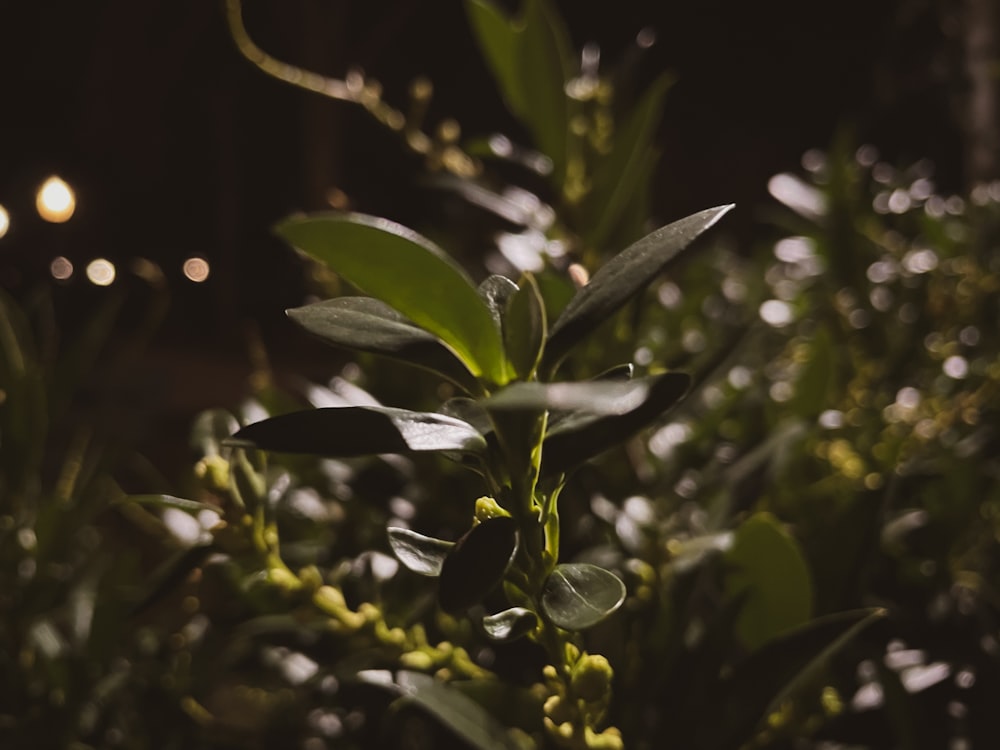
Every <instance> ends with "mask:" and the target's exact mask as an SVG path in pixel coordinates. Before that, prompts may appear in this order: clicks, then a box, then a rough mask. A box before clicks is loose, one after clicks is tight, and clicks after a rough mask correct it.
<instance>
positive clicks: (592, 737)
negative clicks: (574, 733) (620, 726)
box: [583, 727, 625, 750]
mask: <svg viewBox="0 0 1000 750" xmlns="http://www.w3.org/2000/svg"><path fill="white" fill-rule="evenodd" d="M583 740H584V742H585V743H586V745H587V747H588V748H589V750H624V748H625V743H624V742H623V741H622V735H621V732H619V731H618V730H617V729H616V728H615V727H609V728H608V729H605V730H604V731H603V732H601V733H600V734H597V733H596V732H595V731H594V730H593V729H591V728H590V727H587V728H586V729H584V730H583Z"/></svg>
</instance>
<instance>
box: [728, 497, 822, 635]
mask: <svg viewBox="0 0 1000 750" xmlns="http://www.w3.org/2000/svg"><path fill="white" fill-rule="evenodd" d="M726 560H727V561H728V562H729V563H730V564H731V565H732V566H733V570H732V571H731V572H730V573H729V575H727V577H726V591H727V594H728V595H729V596H730V597H743V599H744V604H743V607H742V609H741V610H740V615H739V617H738V618H737V621H736V633H737V635H738V636H739V637H740V640H741V641H742V642H743V644H744V645H745V646H747V647H748V648H750V649H754V648H758V647H759V646H761V645H762V644H763V643H765V642H767V641H769V640H770V639H772V638H774V637H776V636H777V635H779V634H781V633H783V632H785V631H787V630H791V629H792V628H794V627H796V626H798V625H801V624H802V623H804V622H806V621H807V620H808V619H809V617H810V615H811V614H812V600H813V589H812V580H811V577H810V575H809V567H808V565H807V563H806V561H805V558H804V557H803V556H802V551H801V550H800V549H799V545H798V543H797V542H796V541H795V540H794V539H793V538H792V537H791V536H790V535H789V534H788V532H787V531H785V529H784V528H783V527H782V526H781V524H780V523H779V522H778V520H777V519H776V518H775V517H774V516H772V515H771V514H770V513H757V514H755V515H753V516H751V517H750V518H748V519H747V520H746V521H744V522H743V524H742V525H741V526H740V527H739V528H738V529H737V530H736V533H735V535H734V537H733V546H732V547H731V548H730V549H729V550H728V551H727V552H726Z"/></svg>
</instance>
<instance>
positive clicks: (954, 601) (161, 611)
mask: <svg viewBox="0 0 1000 750" xmlns="http://www.w3.org/2000/svg"><path fill="white" fill-rule="evenodd" d="M466 9H467V11H468V14H469V19H470V23H471V26H472V28H473V30H474V32H475V33H476V35H477V38H478V40H479V42H480V45H481V47H482V50H483V54H484V56H485V58H486V60H487V62H488V63H489V65H490V67H491V70H492V71H493V72H494V74H495V77H496V79H497V83H498V86H499V89H500V91H501V94H502V95H503V97H504V100H505V101H506V103H507V105H508V106H509V108H510V110H511V112H512V113H513V114H514V115H516V116H517V117H518V118H520V120H521V121H522V122H523V124H524V126H525V132H526V133H527V134H528V135H530V137H531V139H532V140H533V143H532V146H533V149H528V148H525V147H521V146H517V145H515V144H514V143H512V142H511V141H510V140H509V139H507V138H504V137H498V136H494V137H492V138H488V139H483V140H477V139H468V140H466V141H463V142H461V143H459V142H458V141H457V140H455V139H453V138H448V139H445V140H440V141H435V140H434V139H433V138H430V137H428V136H425V135H424V134H423V133H422V131H420V129H419V123H413V122H407V120H406V118H405V117H403V118H402V119H400V118H397V117H395V116H394V115H393V112H394V110H393V109H392V108H391V107H389V106H388V105H387V104H385V103H384V102H382V101H381V99H380V97H379V95H378V93H377V91H376V90H375V89H374V88H373V87H372V86H371V84H370V82H365V81H364V80H363V79H358V80H352V81H348V82H347V84H345V86H344V92H345V96H344V97H340V98H348V99H350V100H356V101H358V103H360V104H362V105H363V106H365V107H366V108H367V109H368V110H369V111H371V112H372V113H373V114H375V115H376V117H377V118H378V119H379V120H380V121H381V122H382V123H383V124H385V125H387V126H388V127H390V128H392V129H395V130H398V131H399V132H400V133H401V134H402V135H403V136H404V142H405V143H407V144H409V146H410V147H411V148H414V149H415V150H417V151H418V152H419V153H422V154H424V155H425V156H426V157H427V169H428V172H429V173H430V174H431V175H432V176H433V177H434V179H435V182H436V184H437V185H438V186H443V187H446V188H448V189H451V190H454V191H456V192H457V193H458V194H460V195H462V196H464V197H466V198H467V199H468V200H469V202H470V204H472V205H474V206H476V207H477V208H476V210H477V211H480V212H481V211H482V209H486V212H488V213H490V214H493V215H495V216H496V217H499V219H500V220H502V221H499V222H497V223H495V224H492V225H493V226H499V227H502V228H500V229H498V230H497V234H496V236H495V246H494V247H495V249H491V250H490V252H489V254H488V255H487V256H486V258H485V265H486V266H487V267H488V268H489V272H486V271H484V269H483V268H482V266H483V265H484V264H483V263H481V262H479V261H476V262H470V263H469V264H468V266H467V267H463V266H462V265H461V264H460V263H458V262H457V261H456V260H455V258H454V256H453V255H450V254H449V253H448V252H446V251H445V250H442V249H441V248H442V247H446V248H448V250H450V251H451V252H453V253H455V254H456V255H460V256H461V257H463V258H472V257H475V254H474V253H472V252H469V251H468V249H466V248H458V247H455V246H454V245H453V244H452V243H453V242H457V240H455V239H453V237H457V236H459V233H458V232H451V231H450V227H448V226H437V227H428V228H423V227H421V228H420V232H423V233H425V234H431V233H433V235H434V237H435V238H436V241H431V240H430V239H428V238H427V237H426V236H424V234H421V233H418V232H417V231H414V230H412V229H409V228H405V227H402V226H400V225H398V224H395V223H393V222H391V221H388V220H386V219H381V218H375V217H371V216H366V215H362V214H345V213H338V214H327V215H314V216H306V217H301V216H299V217H292V218H290V219H288V220H287V221H285V222H284V223H282V224H281V225H280V226H279V227H278V233H279V234H280V236H282V237H283V238H284V239H285V240H286V241H287V242H288V243H289V244H290V245H291V246H294V247H295V248H297V249H298V250H299V251H300V252H301V254H302V255H303V257H304V258H305V259H306V262H307V263H309V264H320V265H322V266H323V267H324V269H326V271H327V272H330V273H327V275H326V276H321V278H335V279H336V281H335V282H332V283H330V284H329V289H330V290H332V291H335V292H336V294H333V295H327V294H324V295H322V296H323V297H326V296H331V297H332V298H330V299H325V298H324V299H320V300H318V301H315V300H314V301H309V303H308V304H304V305H303V306H301V307H297V308H295V309H293V310H290V311H289V318H290V321H291V322H292V323H294V324H297V325H298V326H301V327H302V328H304V329H306V330H307V331H309V332H311V333H313V334H315V335H316V336H317V337H318V338H319V339H322V340H325V341H326V342H327V343H331V344H333V345H335V346H336V347H338V348H340V349H342V350H345V351H347V352H350V356H351V357H352V359H350V360H349V361H347V362H346V364H345V366H344V368H343V370H342V371H341V372H340V373H339V374H337V375H336V376H335V377H333V379H332V380H330V381H329V382H327V383H300V384H298V385H296V386H293V387H289V386H284V387H279V386H278V385H277V384H276V383H275V381H274V379H273V378H271V377H270V376H269V374H268V373H266V372H263V373H261V377H260V378H259V379H258V389H257V395H256V398H255V399H254V400H252V401H251V402H248V403H247V404H245V405H244V407H243V408H242V409H241V410H240V411H239V413H236V414H229V413H227V412H224V411H221V410H218V411H213V412H209V413H206V414H204V415H203V416H202V417H201V418H200V419H199V420H198V421H197V423H196V424H195V425H194V429H193V437H192V446H193V448H194V450H195V451H196V453H197V457H196V463H195V466H194V470H193V472H192V476H191V477H190V478H189V479H188V481H186V482H182V483H180V484H179V485H178V488H177V489H175V490H174V492H173V493H169V494H167V493H163V494H161V493H160V492H154V491H153V490H160V489H162V488H158V487H156V488H154V487H150V490H151V492H150V494H145V495H138V496H136V495H133V496H126V495H125V494H124V493H123V492H121V490H120V489H119V488H118V485H119V481H120V478H121V473H122V471H123V469H122V465H123V464H122V461H123V457H127V456H128V451H127V446H120V445H116V444H115V441H114V436H113V435H108V434H107V431H104V430H99V429H97V430H92V429H90V428H89V427H88V426H87V424H86V422H87V420H86V419H85V420H84V426H83V427H81V428H80V429H79V430H77V431H76V432H73V433H72V436H71V438H70V439H69V440H68V441H67V440H66V439H64V437H63V434H64V432H65V425H66V424H74V423H78V422H79V420H75V421H74V420H73V419H72V418H71V416H72V415H67V406H68V405H69V404H71V403H72V398H71V396H70V389H71V387H72V386H73V385H74V381H73V378H72V376H71V374H72V373H79V372H81V368H82V366H83V365H85V364H86V362H87V360H88V359H92V356H93V353H94V351H96V350H95V349H94V347H95V338H96V332H99V331H102V330H105V331H106V330H107V327H108V325H107V319H108V318H109V317H111V315H112V314H113V312H114V311H113V310H111V311H109V312H105V313H102V314H101V315H100V316H98V318H97V319H96V320H95V324H94V331H95V335H94V336H91V337H86V338H85V339H83V344H84V346H83V349H84V351H83V352H82V353H81V352H80V351H70V352H69V353H68V356H67V357H64V358H62V359H58V358H56V357H55V356H54V355H53V354H52V351H53V349H54V347H53V346H52V345H51V342H50V341H49V340H48V335H49V334H48V332H47V330H46V328H45V326H44V325H43V323H44V317H43V316H41V315H40V314H39V312H38V311H39V310H44V308H43V307H40V306H25V307H24V309H22V306H19V305H17V304H15V302H14V301H13V300H9V299H6V298H4V299H3V300H2V304H3V308H4V309H3V315H0V440H2V443H0V446H2V454H0V472H2V473H0V538H2V545H0V666H2V669H3V671H4V674H5V675H7V679H5V680H4V683H3V686H2V687H0V737H3V738H4V740H5V741H6V740H8V738H9V742H7V743H6V744H11V746H17V747H20V746H26V747H30V746H42V745H45V744H51V745H54V746H67V747H77V748H84V747H129V748H132V747H137V748H141V747H155V748H164V747H241V748H250V747H274V746H277V747H286V746H287V747H304V748H323V747H337V748H341V747H344V748H350V747H407V748H419V747H446V746H459V747H480V748H493V747H509V748H531V747H569V748H616V747H622V746H623V745H624V746H625V747H630V748H644V747H645V748H659V747H677V748H702V749H705V750H708V749H718V750H723V749H725V748H734V747H759V748H765V747H769V748H783V747H795V748H800V747H801V748H810V747H816V748H819V747H824V748H836V747H869V748H880V747H905V748H922V747H953V748H959V747H979V746H988V745H989V743H990V742H993V741H995V739H996V738H997V737H1000V730H998V728H997V727H996V726H995V724H996V719H995V718H994V712H993V711H992V710H991V706H990V697H991V695H994V694H995V690H996V688H997V685H998V678H1000V671H998V662H997V660H998V650H1000V642H998V640H997V638H998V620H997V617H998V600H997V590H998V588H997V587H998V584H1000V581H998V572H1000V567H998V560H997V533H998V526H997V524H998V519H1000V495H998V490H997V487H998V484H997V481H996V480H997V470H998V466H997V459H996V454H997V451H996V447H997V435H996V428H995V425H996V424H997V419H998V415H997V404H998V399H997V396H998V393H997V391H998V387H1000V362H998V360H997V352H998V350H1000V346H998V344H1000V342H998V341H997V325H996V324H997V319H998V312H1000V311H998V299H1000V295H998V294H997V292H998V291H1000V257H998V256H997V253H996V247H997V243H998V230H1000V189H998V187H997V186H996V185H989V186H982V187H980V188H977V189H976V190H975V191H973V193H972V194H971V195H969V196H966V197H964V198H960V197H958V196H950V197H946V196H940V195H938V194H936V192H935V190H934V186H933V183H932V181H931V179H930V177H931V176H930V173H929V168H928V166H927V165H925V164H917V165H915V166H913V167H911V168H908V169H903V170H899V169H895V168H893V167H891V166H890V165H887V164H885V163H883V162H880V161H879V160H878V156H877V153H875V151H874V149H872V148H871V147H867V146H866V147H862V148H860V149H855V148H854V147H853V146H851V145H848V144H847V143H846V139H845V142H841V143H837V144H835V145H834V146H833V147H832V149H831V151H830V153H829V154H822V153H819V152H810V153H809V154H807V155H806V157H805V158H804V160H803V164H804V169H803V171H802V173H801V174H796V175H791V174H787V175H779V176H777V177H775V178H774V180H772V183H771V192H772V194H773V195H774V197H775V198H776V199H777V203H775V204H773V205H772V206H771V207H770V208H769V209H768V211H769V212H770V217H769V218H770V221H769V225H770V226H771V228H772V229H771V230H769V231H772V232H773V236H772V237H771V238H768V239H763V238H762V240H761V242H760V243H759V244H758V245H757V246H756V247H754V248H749V249H744V248H741V249H740V252H736V251H734V250H733V249H731V248H729V247H727V246H726V245H725V243H724V240H723V238H724V231H720V230H724V228H725V220H724V218H723V216H724V214H725V213H726V212H727V211H728V210H729V207H720V208H716V209H708V210H706V211H702V212H700V213H697V214H695V215H693V216H690V217H687V218H682V219H680V220H678V221H675V222H672V223H670V224H667V225H666V226H664V227H662V228H660V229H656V230H654V231H652V232H650V231H649V229H650V226H649V222H648V216H647V213H648V212H647V210H646V206H647V201H646V195H647V192H648V185H649V178H650V175H651V174H652V171H653V170H654V168H655V159H654V158H652V155H653V147H652V134H653V132H654V130H655V123H656V121H657V120H658V118H659V115H660V109H661V106H662V101H663V98H664V96H665V95H666V93H667V89H668V80H667V79H666V78H660V79H657V80H656V81H655V82H654V83H653V84H652V85H651V86H650V87H649V88H648V89H647V90H646V91H645V92H643V93H641V94H640V95H639V96H638V97H636V98H634V99H630V98H628V97H626V96H624V95H623V94H621V93H620V92H619V90H618V89H617V88H616V87H615V85H614V82H615V81H617V80H621V79H622V76H623V75H626V73H624V72H623V71H622V70H607V71H605V70H599V69H597V68H596V67H595V66H593V65H591V64H588V63H587V60H588V59H592V57H593V56H592V55H591V56H590V58H588V56H587V55H584V57H583V59H584V65H583V66H582V68H581V67H580V66H578V65H577V64H576V63H575V61H574V59H575V58H574V55H573V53H572V51H571V49H570V43H569V41H568V37H567V34H566V33H565V30H564V29H563V28H562V26H561V24H560V22H559V19H558V18H557V17H556V15H555V14H554V13H553V11H552V9H551V7H550V6H549V4H548V3H545V2H542V1H541V0H528V2H526V3H525V4H524V9H523V11H522V14H521V16H520V17H519V18H518V19H515V20H513V21H512V20H510V19H508V18H507V17H506V16H504V15H503V14H502V13H501V12H500V11H499V10H497V9H496V8H495V7H494V6H493V5H490V4H487V3H485V2H481V1H480V0H469V2H467V3H466ZM230 11H231V13H235V14H236V15H231V18H230V20H231V22H233V23H234V24H236V25H235V26H234V33H235V35H236V37H237V40H238V41H239V40H240V39H241V36H240V34H241V33H244V34H245V31H244V30H242V27H241V26H239V24H238V12H239V8H238V4H235V3H231V4H230ZM242 46H243V48H244V50H245V51H246V45H245V44H244V45H242ZM254 59H255V60H256V61H257V62H258V64H261V65H262V67H264V68H265V69H266V70H269V72H272V73H274V72H275V71H279V72H280V70H281V69H279V68H275V67H273V66H271V67H270V69H269V68H268V63H267V60H264V59H262V58H260V57H259V56H258V57H256V58H254ZM637 59H639V57H638V56H637V57H636V58H629V60H627V61H625V62H623V65H626V64H627V65H635V64H638V63H637V62H636V60H637ZM286 72H287V71H286ZM291 77H292V78H294V79H295V80H298V81H300V82H301V80H303V77H302V76H291ZM348 84H350V85H348ZM352 87H353V88H352ZM312 88H314V89H316V90H322V89H323V87H322V86H319V85H316V86H312ZM328 88H330V89H331V90H337V91H339V90H340V89H339V88H337V87H328ZM351 92H355V93H351ZM358 92H362V93H358ZM364 92H367V93H364ZM352 97H354V98H353V99H352ZM501 175H503V177H501ZM529 188H530V189H529ZM478 215H479V216H480V217H481V218H482V214H478ZM720 219H721V223H720V225H719V226H718V227H714V228H713V225H714V224H715V223H716V222H717V221H719V220H720ZM709 230H710V231H709ZM703 232H704V233H705V237H704V238H701V239H699V237H700V236H701V235H702V233H703ZM461 236H465V235H464V233H462V234H461ZM713 238H714V239H715V243H714V244H711V240H712V239H713ZM696 240H697V246H695V247H692V248H691V249H688V246H689V245H694V244H695V243H696ZM472 276H475V277H478V278H479V279H482V280H481V282H480V283H478V284H477V283H475V282H474V281H473V280H472V278H471V277H472ZM345 290H346V292H347V293H345ZM319 345H320V344H319V343H317V346H319ZM385 404H391V405H385ZM91 419H93V418H91ZM94 421H96V420H94ZM50 425H51V426H52V428H51V429H49V426H50ZM94 435H96V436H97V438H96V439H95V438H94V437H93V436H94ZM265 451H266V453H265Z"/></svg>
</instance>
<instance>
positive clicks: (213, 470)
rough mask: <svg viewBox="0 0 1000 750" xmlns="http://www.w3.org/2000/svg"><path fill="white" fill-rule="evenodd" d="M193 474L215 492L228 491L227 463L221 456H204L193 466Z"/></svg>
mask: <svg viewBox="0 0 1000 750" xmlns="http://www.w3.org/2000/svg"><path fill="white" fill-rule="evenodd" d="M194 472H195V474H196V475H197V476H198V478H199V479H201V480H202V481H203V482H204V483H205V486H206V487H208V488H209V489H210V490H213V491H215V492H225V491H226V490H228V489H229V462H228V461H226V459H224V458H223V457H222V456H220V455H218V454H216V455H214V456H205V457H204V458H203V459H201V461H199V462H198V463H197V464H195V467H194Z"/></svg>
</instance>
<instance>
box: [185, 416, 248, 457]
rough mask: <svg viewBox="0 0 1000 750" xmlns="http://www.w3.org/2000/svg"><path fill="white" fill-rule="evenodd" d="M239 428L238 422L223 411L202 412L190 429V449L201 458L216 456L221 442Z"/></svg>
mask: <svg viewBox="0 0 1000 750" xmlns="http://www.w3.org/2000/svg"><path fill="white" fill-rule="evenodd" d="M239 428H240V423H239V421H238V420H237V419H236V417H235V416H233V415H232V414H231V413H230V412H228V411H226V410H225V409H209V410H208V411H203V412H201V414H199V415H198V416H197V417H196V418H195V421H194V426H193V427H192V428H191V447H192V448H194V449H195V450H197V451H198V453H199V454H200V455H202V456H217V455H219V450H220V449H221V448H222V441H223V440H225V439H226V438H228V437H229V436H230V435H232V434H233V433H234V432H235V431H236V430H238V429H239Z"/></svg>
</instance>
